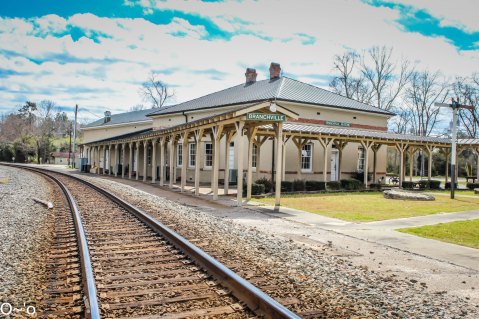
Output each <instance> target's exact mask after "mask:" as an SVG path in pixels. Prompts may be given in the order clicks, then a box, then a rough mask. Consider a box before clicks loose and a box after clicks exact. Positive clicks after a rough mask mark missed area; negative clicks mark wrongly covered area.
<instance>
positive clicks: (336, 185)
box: [327, 182, 341, 190]
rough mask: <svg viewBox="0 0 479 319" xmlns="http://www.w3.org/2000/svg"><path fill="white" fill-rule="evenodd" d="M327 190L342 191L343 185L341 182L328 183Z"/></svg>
mask: <svg viewBox="0 0 479 319" xmlns="http://www.w3.org/2000/svg"><path fill="white" fill-rule="evenodd" d="M327 186H328V187H327V188H328V189H330V190H339V189H341V183H340V182H328V184H327Z"/></svg>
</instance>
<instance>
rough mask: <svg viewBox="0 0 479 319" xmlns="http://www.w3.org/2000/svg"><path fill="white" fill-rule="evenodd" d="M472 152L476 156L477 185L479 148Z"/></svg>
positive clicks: (478, 180)
mask: <svg viewBox="0 0 479 319" xmlns="http://www.w3.org/2000/svg"><path fill="white" fill-rule="evenodd" d="M474 151H475V153H476V155H477V157H476V178H477V182H478V183H479V148H476V149H475V150H474Z"/></svg>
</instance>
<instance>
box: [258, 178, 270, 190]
mask: <svg viewBox="0 0 479 319" xmlns="http://www.w3.org/2000/svg"><path fill="white" fill-rule="evenodd" d="M255 183H256V184H262V185H264V192H266V193H270V192H272V191H273V182H272V181H271V180H270V179H267V178H266V177H262V178H260V179H258V180H257V181H256V182H255Z"/></svg>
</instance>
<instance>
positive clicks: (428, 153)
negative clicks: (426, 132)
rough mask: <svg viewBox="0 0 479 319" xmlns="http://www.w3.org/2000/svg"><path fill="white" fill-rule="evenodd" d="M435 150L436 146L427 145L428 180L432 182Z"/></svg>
mask: <svg viewBox="0 0 479 319" xmlns="http://www.w3.org/2000/svg"><path fill="white" fill-rule="evenodd" d="M433 150H434V146H429V145H426V151H427V161H428V163H427V180H428V181H431V178H432V152H433Z"/></svg>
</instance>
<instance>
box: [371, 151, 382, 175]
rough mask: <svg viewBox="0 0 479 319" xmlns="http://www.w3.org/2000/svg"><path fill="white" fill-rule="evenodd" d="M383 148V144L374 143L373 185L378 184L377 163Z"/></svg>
mask: <svg viewBox="0 0 479 319" xmlns="http://www.w3.org/2000/svg"><path fill="white" fill-rule="evenodd" d="M380 148H381V144H378V143H374V144H373V145H372V146H371V149H372V150H373V183H377V182H378V181H377V162H378V151H379V149H380Z"/></svg>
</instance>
